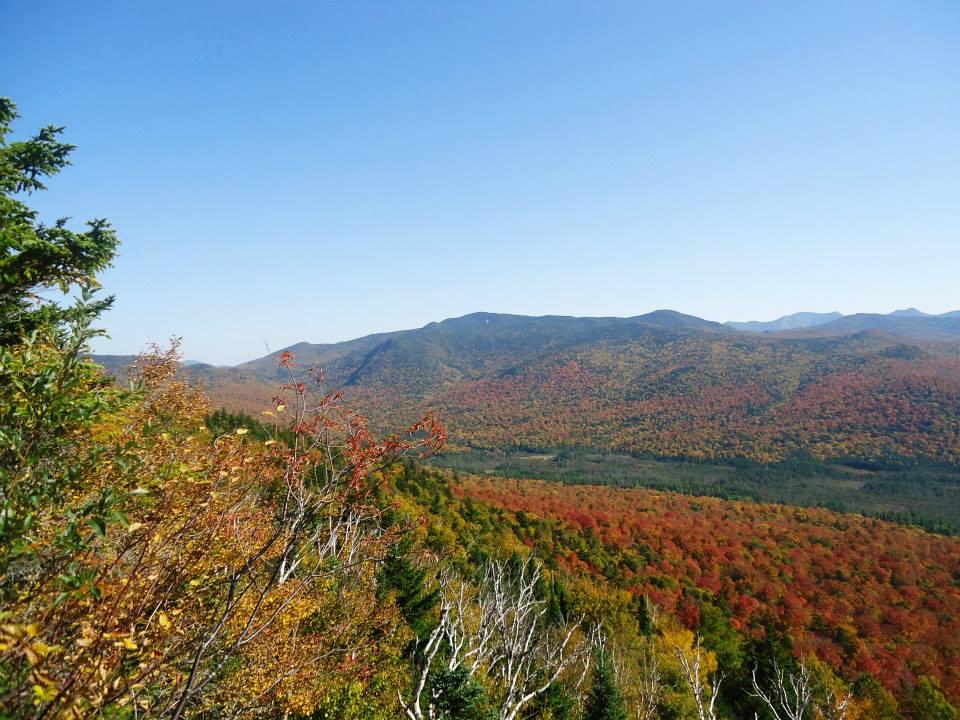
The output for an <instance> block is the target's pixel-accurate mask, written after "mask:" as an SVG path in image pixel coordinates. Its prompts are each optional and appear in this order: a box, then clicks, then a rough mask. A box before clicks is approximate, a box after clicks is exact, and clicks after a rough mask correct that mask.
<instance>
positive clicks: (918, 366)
mask: <svg viewBox="0 0 960 720" xmlns="http://www.w3.org/2000/svg"><path fill="white" fill-rule="evenodd" d="M933 321H936V322H939V323H941V324H943V325H944V332H947V331H948V330H949V332H951V333H954V334H955V335H956V338H957V339H960V320H958V319H957V318H949V317H945V318H933V319H931V322H933ZM948 326H949V327H948ZM290 350H291V351H292V352H294V353H295V354H296V355H297V357H298V358H300V359H301V362H303V363H304V365H305V366H308V367H309V366H315V367H323V368H324V372H325V373H326V376H327V378H328V380H329V381H330V382H331V383H332V384H333V385H335V386H337V387H342V388H345V389H348V390H349V392H350V397H351V398H354V399H355V400H356V402H358V403H359V404H361V405H363V406H365V407H367V406H369V407H370V410H369V413H370V418H371V422H372V424H373V426H374V427H378V428H381V429H387V428H389V427H393V426H395V425H397V424H398V423H400V422H402V421H403V419H404V418H406V417H409V416H410V414H411V413H412V412H413V411H414V410H415V409H417V408H420V409H427V410H429V411H432V412H434V413H436V414H437V415H438V416H441V417H443V418H444V419H445V421H446V422H447V424H448V425H449V427H450V444H449V447H450V449H452V450H464V449H511V448H514V449H515V448H518V447H528V448H539V449H551V448H557V447H589V448H593V449H598V450H605V451H616V452H622V453H644V454H648V455H651V456H655V457H660V458H687V459H694V460H699V461H727V460H730V459H734V458H744V459H748V460H751V461H753V462H758V463H765V464H769V463H777V462H783V461H784V460H787V459H789V458H791V457H793V456H795V455H797V454H798V453H806V454H808V455H811V456H813V457H815V458H817V459H820V460H835V459H845V458H852V459H856V460H857V461H860V462H866V463H873V464H889V463H896V462H899V463H903V464H907V465H909V464H914V463H918V462H926V463H938V464H945V465H951V466H954V467H957V466H958V463H960V455H958V454H957V453H958V448H960V357H958V355H957V347H956V340H955V341H954V342H953V343H949V342H945V341H939V340H934V339H929V340H924V339H920V338H916V337H910V336H901V335H896V334H891V333H890V332H885V331H883V332H881V331H877V330H871V329H866V330H861V331H856V332H853V331H851V333H849V334H843V335H837V336H827V337H819V336H812V337H807V336H801V337H792V336H786V337H784V336H780V335H772V336H771V335H758V334H748V333H742V332H738V331H735V330H731V329H729V328H726V327H724V326H722V325H718V324H717V323H710V322H707V321H704V320H700V319H699V318H695V317H691V316H686V315H681V314H680V313H675V312H669V311H658V312H655V313H650V314H648V315H642V316H638V317H636V318H554V317H545V318H531V317H523V316H511V315H497V314H491V313H477V314H475V315H468V316H466V317H462V318H455V319H451V320H445V321H443V322H440V323H432V324H430V325H427V326H426V327H423V328H420V329H417V330H409V331H402V332H396V333H388V334H385V335H373V336H369V337H366V338H360V339H357V340H352V341H349V342H345V343H338V344H335V345H310V344H308V343H301V344H299V345H296V346H293V347H292V348H290ZM105 360H106V359H105ZM188 371H189V373H190V375H191V376H193V377H195V378H196V379H198V380H200V381H203V382H204V383H205V384H206V387H207V388H208V393H209V394H210V396H211V397H212V398H213V399H214V401H215V402H216V403H217V404H218V405H224V406H227V407H231V408H233V409H243V410H247V411H249V412H257V411H258V410H257V408H258V407H259V406H260V404H261V403H262V402H263V398H264V397H269V394H270V393H271V392H272V388H273V386H275V384H276V383H277V382H278V381H280V379H279V378H278V376H277V371H276V367H275V363H274V362H273V360H272V358H270V357H267V358H263V359H260V360H256V361H252V362H249V363H244V364H242V365H239V366H236V367H231V368H213V367H210V366H192V367H190V368H189V369H188Z"/></svg>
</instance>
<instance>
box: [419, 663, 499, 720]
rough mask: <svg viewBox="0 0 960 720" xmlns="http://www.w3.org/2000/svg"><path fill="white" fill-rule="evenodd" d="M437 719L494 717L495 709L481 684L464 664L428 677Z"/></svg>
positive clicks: (495, 714) (456, 719)
mask: <svg viewBox="0 0 960 720" xmlns="http://www.w3.org/2000/svg"><path fill="white" fill-rule="evenodd" d="M431 685H432V695H433V697H435V698H437V700H436V712H437V715H436V717H437V720H495V718H496V717H497V712H496V710H495V709H494V707H493V704H492V703H491V702H490V699H489V698H488V697H487V692H486V690H485V689H484V687H483V685H482V684H480V682H479V681H478V680H477V679H476V678H475V677H473V676H472V675H471V674H470V672H469V671H468V670H467V668H465V667H462V666H461V667H459V668H457V669H456V670H444V671H442V672H440V673H437V675H436V676H434V678H433V679H432V683H431Z"/></svg>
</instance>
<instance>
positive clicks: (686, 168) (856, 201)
mask: <svg viewBox="0 0 960 720" xmlns="http://www.w3.org/2000/svg"><path fill="white" fill-rule="evenodd" d="M4 22H5V25H6V28H7V29H6V32H5V33H4V38H5V39H4V43H3V44H2V46H0V66H2V67H3V68H4V71H3V83H2V87H0V92H2V93H3V94H6V95H9V96H10V97H12V98H13V99H14V100H15V101H16V102H17V103H18V104H19V105H20V109H21V112H22V115H23V117H22V119H21V121H20V122H19V124H18V126H17V129H18V134H19V135H24V134H26V133H28V132H32V131H33V130H34V129H35V128H37V127H39V126H40V125H44V124H47V123H56V124H62V125H66V126H68V130H67V138H68V140H69V141H71V142H73V143H75V144H77V145H78V146H79V147H78V150H77V151H76V153H75V155H74V166H73V167H71V168H69V169H68V170H67V171H65V172H64V173H62V174H61V175H60V176H59V177H57V178H56V179H54V181H53V182H52V183H51V184H50V185H51V189H50V191H49V192H46V193H43V194H41V195H37V196H35V197H34V198H33V200H32V203H33V205H34V206H35V207H37V208H38V209H40V210H41V212H42V214H43V216H44V217H46V218H48V219H53V218H55V217H59V216H70V217H73V218H75V219H76V220H77V221H78V222H79V221H81V220H83V219H87V218H90V217H101V216H103V217H108V218H110V219H111V220H112V221H113V223H114V224H115V226H116V227H117V229H118V231H119V232H120V235H121V238H122V240H123V245H122V248H121V254H120V257H119V258H118V259H117V261H116V266H115V268H114V269H112V270H111V271H109V272H107V273H106V274H105V275H104V277H103V282H104V285H105V286H106V288H107V290H108V291H110V292H113V293H115V294H116V295H117V304H116V307H115V309H114V310H113V311H112V312H111V313H110V314H109V316H108V317H107V318H106V325H107V326H108V329H109V330H110V334H111V336H112V339H111V340H110V341H107V342H103V343H101V344H100V346H99V349H100V350H101V351H105V352H116V353H127V352H136V351H138V350H140V349H141V348H142V347H143V346H144V344H145V343H146V342H148V341H151V340H163V339H165V338H166V337H168V336H170V335H173V334H176V335H182V336H183V338H184V347H185V352H186V355H187V356H188V357H190V358H197V359H201V360H207V361H211V362H217V363H234V362H240V361H243V360H246V359H251V358H253V357H257V356H260V355H263V354H264V353H265V348H264V343H265V342H266V343H268V344H269V346H270V347H271V349H273V350H277V349H279V348H281V347H283V346H285V345H288V344H291V343H293V342H297V341H301V340H308V341H312V342H330V341H337V340H343V339H348V338H351V337H356V336H359V335H363V334H367V333H370V332H375V331H383V330H394V329H400V328H406V327H416V326H419V325H423V324H425V323H427V322H429V321H432V320H439V319H442V318H445V317H451V316H456V315H462V314H465V313H468V312H473V311H477V310H486V311H496V312H514V313H523V314H570V315H621V316H625V315H637V314H641V313H644V312H648V311H650V310H653V309H656V308H664V307H666V308H673V309H676V310H680V311H683V312H689V313H692V314H695V315H699V316H702V317H706V318H709V319H713V320H729V319H737V320H747V319H771V318H774V317H776V316H778V315H781V314H785V313H790V312H795V311H798V310H813V311H831V310H839V311H841V312H847V313H849V312H858V311H868V312H888V311H890V310H893V309H896V308H900V307H906V306H910V305H914V306H917V307H920V308H921V309H924V310H926V311H928V312H943V311H946V310H954V309H958V308H960V277H958V273H960V92H958V78H960V3H957V2H955V1H953V0H951V1H950V2H942V3H934V2H912V1H911V2H906V1H904V2H899V3H886V2H881V1H879V0H878V1H872V2H863V3H859V2H852V1H850V2H846V1H845V2H823V3H820V2H810V1H809V0H804V1H803V2H796V3H786V2H780V3H771V2H766V1H764V2H756V3H741V2H731V3H715V2H704V3H641V2H625V3H612V2H594V1H591V2H577V3H571V2H535V1H532V0H531V1H529V2H476V3H467V2H446V1H443V2H440V1H437V2H433V3H421V2H404V3H397V2H383V3H369V2H353V1H351V2H341V3H328V2H296V3H294V2H270V3H266V2H256V3H253V2H241V1H238V0H232V1H231V2H222V3H216V2H199V3H198V2H195V1H194V2H190V3H186V2H163V3H159V2H157V3H148V2H134V3H131V2H117V3H102V2H83V3H79V2H61V3H58V2H23V1H20V2H12V3H8V4H7V5H6V8H5V12H4Z"/></svg>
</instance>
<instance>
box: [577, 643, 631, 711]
mask: <svg viewBox="0 0 960 720" xmlns="http://www.w3.org/2000/svg"><path fill="white" fill-rule="evenodd" d="M583 720H627V709H626V704H625V703H624V701H623V695H622V694H621V693H620V688H619V687H618V686H617V679H616V677H614V674H613V667H612V666H611V664H610V659H609V657H608V656H607V653H606V652H605V651H603V650H599V651H597V652H596V653H595V654H594V656H593V685H592V687H591V688H590V694H589V695H588V696H587V703H586V706H585V707H584V710H583Z"/></svg>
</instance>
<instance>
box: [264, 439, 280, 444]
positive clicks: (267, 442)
mask: <svg viewBox="0 0 960 720" xmlns="http://www.w3.org/2000/svg"><path fill="white" fill-rule="evenodd" d="M276 444H277V441H276V440H267V441H266V442H265V443H264V445H276Z"/></svg>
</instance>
